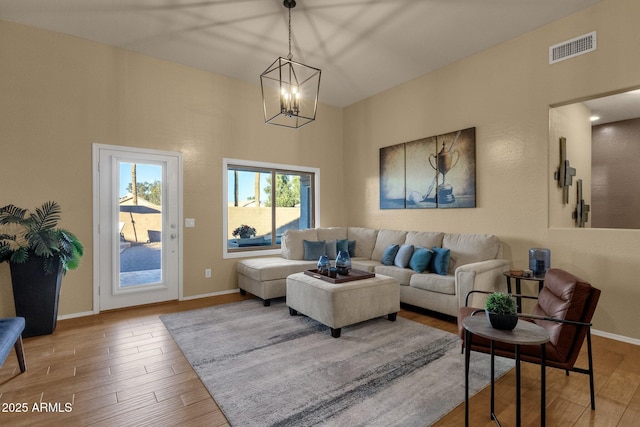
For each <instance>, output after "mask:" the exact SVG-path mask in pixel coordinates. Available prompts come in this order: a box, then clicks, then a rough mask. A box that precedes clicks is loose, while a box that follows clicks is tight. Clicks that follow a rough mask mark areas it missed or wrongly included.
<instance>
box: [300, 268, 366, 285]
mask: <svg viewBox="0 0 640 427" xmlns="http://www.w3.org/2000/svg"><path fill="white" fill-rule="evenodd" d="M304 274H306V275H307V276H311V277H314V278H316V279H320V280H324V281H325V282H329V283H345V282H353V281H354V280H362V279H370V278H372V277H376V275H375V273H369V272H368V271H362V270H351V271H350V272H349V274H348V275H346V276H343V275H342V274H338V275H337V276H336V277H335V278H333V277H329V276H325V275H323V274H319V273H318V270H317V269H314V270H305V271H304Z"/></svg>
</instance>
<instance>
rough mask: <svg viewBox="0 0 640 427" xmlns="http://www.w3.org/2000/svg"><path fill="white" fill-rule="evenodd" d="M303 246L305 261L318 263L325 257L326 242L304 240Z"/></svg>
mask: <svg viewBox="0 0 640 427" xmlns="http://www.w3.org/2000/svg"><path fill="white" fill-rule="evenodd" d="M302 244H303V247H304V259H305V261H318V260H319V259H320V257H321V256H322V255H325V252H326V246H327V245H326V244H325V241H324V240H322V241H320V242H314V241H310V240H303V241H302Z"/></svg>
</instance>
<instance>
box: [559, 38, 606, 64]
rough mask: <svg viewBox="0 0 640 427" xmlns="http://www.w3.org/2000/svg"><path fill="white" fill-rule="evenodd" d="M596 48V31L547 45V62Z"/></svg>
mask: <svg viewBox="0 0 640 427" xmlns="http://www.w3.org/2000/svg"><path fill="white" fill-rule="evenodd" d="M593 50H596V32H595V31H593V32H591V33H589V34H585V35H583V36H579V37H576V38H574V39H571V40H567V41H566V42H562V43H558V44H556V45H553V46H550V47H549V64H554V63H556V62H560V61H564V60H565V59H569V58H573V57H574V56H578V55H582V54H583V53H588V52H591V51H593Z"/></svg>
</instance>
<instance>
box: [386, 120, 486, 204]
mask: <svg viewBox="0 0 640 427" xmlns="http://www.w3.org/2000/svg"><path fill="white" fill-rule="evenodd" d="M475 207H476V128H475V127H473V128H468V129H463V130H459V131H456V132H451V133H447V134H444V135H438V136H430V137H428V138H423V139H418V140H416V141H411V142H405V143H402V144H397V145H392V146H390V147H383V148H381V149H380V209H430V208H441V209H442V208H475Z"/></svg>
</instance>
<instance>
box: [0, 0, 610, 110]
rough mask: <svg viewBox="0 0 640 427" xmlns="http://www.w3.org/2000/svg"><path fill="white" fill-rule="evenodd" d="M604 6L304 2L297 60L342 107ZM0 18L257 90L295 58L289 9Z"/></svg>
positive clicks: (136, 7)
mask: <svg viewBox="0 0 640 427" xmlns="http://www.w3.org/2000/svg"><path fill="white" fill-rule="evenodd" d="M599 1H600V0H297V3H298V4H297V6H296V7H295V8H294V9H293V10H292V29H293V49H292V50H293V59H294V60H295V61H298V62H302V63H304V64H306V65H310V66H313V67H317V68H320V69H322V81H321V84H320V101H321V102H324V103H327V104H330V105H334V106H339V107H341V106H346V105H349V104H352V103H354V102H356V101H359V100H362V99H364V98H367V97H369V96H371V95H374V94H376V93H379V92H381V91H384V90H386V89H389V88H392V87H394V86H397V85H399V84H401V83H403V82H406V81H408V80H411V79H413V78H416V77H418V76H421V75H423V74H426V73H428V72H430V71H432V70H435V69H438V68H441V67H443V66H445V65H447V64H450V63H452V62H455V61H457V60H459V59H462V58H465V57H467V56H470V55H473V54H475V53H477V52H480V51H482V50H485V49H487V48H489V47H491V46H495V45H497V44H500V43H502V42H504V41H506V40H509V39H511V38H514V37H516V36H518V35H520V34H524V33H526V32H528V31H530V30H532V29H534V28H537V27H540V26H542V25H545V24H547V23H549V22H552V21H555V20H557V19H560V18H562V17H564V16H567V15H570V14H572V13H574V12H577V11H579V10H581V9H584V8H587V7H589V6H591V5H594V4H596V3H598V2H599ZM0 19H3V20H7V21H14V22H19V23H23V24H26V25H30V26H34V27H39V28H44V29H48V30H52V31H57V32H62V33H67V34H72V35H75V36H78V37H81V38H85V39H89V40H94V41H97V42H100V43H105V44H108V45H113V46H118V47H121V48H124V49H129V50H133V51H136V52H140V53H144V54H146V55H150V56H154V57H158V58H162V59H166V60H169V61H173V62H177V63H181V64H185V65H189V66H192V67H196V68H200V69H204V70H209V71H212V72H214V73H217V74H222V75H225V76H229V77H234V78H237V79H240V80H244V81H247V82H251V83H254V84H256V85H258V84H259V75H260V73H262V72H263V71H264V70H265V69H266V68H267V66H269V65H270V64H271V63H272V62H273V61H274V60H275V59H276V58H277V57H278V56H283V57H286V56H287V53H288V34H287V26H288V24H287V9H286V8H285V7H284V6H283V5H282V0H0ZM578 35H580V34H575V36H578ZM562 41H564V40H558V41H557V42H562ZM542 54H545V55H546V52H545V53H542Z"/></svg>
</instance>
